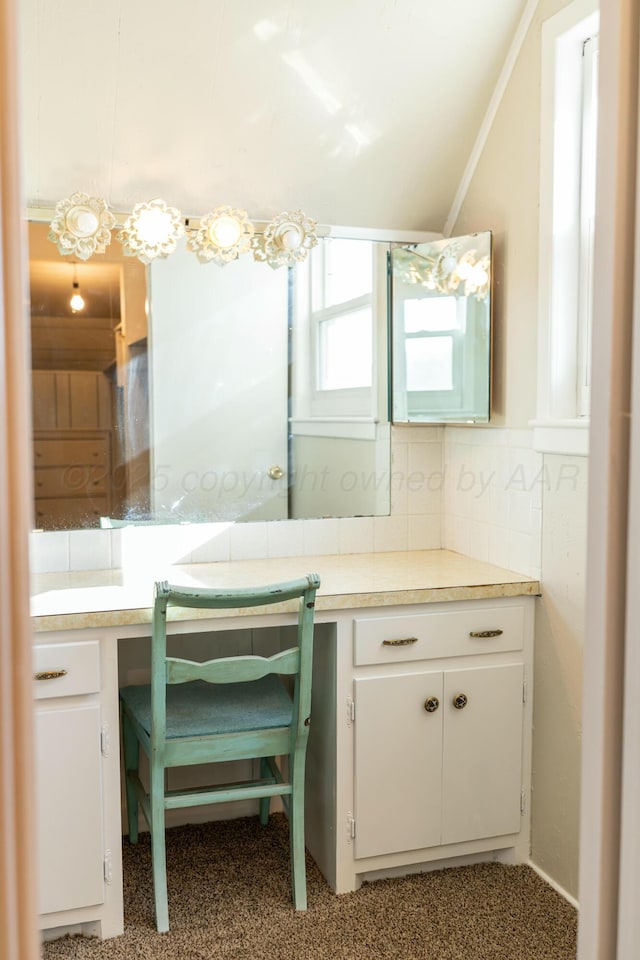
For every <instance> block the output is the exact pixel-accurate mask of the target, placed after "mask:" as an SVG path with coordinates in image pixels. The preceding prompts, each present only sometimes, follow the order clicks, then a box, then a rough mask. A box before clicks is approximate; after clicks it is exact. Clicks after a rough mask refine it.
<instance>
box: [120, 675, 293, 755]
mask: <svg viewBox="0 0 640 960" xmlns="http://www.w3.org/2000/svg"><path fill="white" fill-rule="evenodd" d="M166 690H167V739H168V740H171V739H175V738H177V737H200V736H207V735H208V734H216V733H243V732H245V731H247V730H267V729H270V728H272V727H288V726H289V725H290V723H291V715H292V703H291V698H290V697H289V694H288V693H287V691H286V690H285V688H284V685H283V683H282V681H281V680H280V678H279V677H277V676H275V675H273V674H269V675H268V676H266V677H262V678H261V679H260V680H252V681H251V682H249V683H206V682H205V681H204V680H193V681H191V682H189V683H177V684H169V685H168V686H167V688H166ZM120 697H121V699H122V701H123V703H124V704H126V706H127V707H128V709H129V711H130V712H131V714H133V716H134V717H135V718H136V720H137V721H138V723H140V724H141V726H142V727H144V729H145V730H146V731H147V733H148V734H149V735H151V687H150V685H149V684H143V685H137V686H131V687H121V689H120Z"/></svg>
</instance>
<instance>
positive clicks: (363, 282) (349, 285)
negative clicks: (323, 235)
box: [323, 239, 373, 307]
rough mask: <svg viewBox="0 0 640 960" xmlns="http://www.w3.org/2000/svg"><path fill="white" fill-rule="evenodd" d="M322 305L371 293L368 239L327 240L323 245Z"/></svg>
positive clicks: (328, 305) (371, 255)
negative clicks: (323, 283)
mask: <svg viewBox="0 0 640 960" xmlns="http://www.w3.org/2000/svg"><path fill="white" fill-rule="evenodd" d="M325 257H326V260H325V269H326V275H325V301H324V304H323V306H324V307H333V306H335V305H336V304H338V303H345V302H346V301H347V300H355V298H356V297H362V296H364V295H365V294H367V293H371V290H372V286H373V246H372V244H371V243H370V242H369V241H368V240H333V239H332V240H331V243H330V244H327V245H326V247H325Z"/></svg>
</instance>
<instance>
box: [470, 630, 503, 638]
mask: <svg viewBox="0 0 640 960" xmlns="http://www.w3.org/2000/svg"><path fill="white" fill-rule="evenodd" d="M502 632H503V631H502V630H472V631H471V633H470V634H469V636H470V637H481V638H483V639H484V638H486V637H500V636H502Z"/></svg>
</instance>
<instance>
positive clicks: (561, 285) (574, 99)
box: [533, 0, 599, 454]
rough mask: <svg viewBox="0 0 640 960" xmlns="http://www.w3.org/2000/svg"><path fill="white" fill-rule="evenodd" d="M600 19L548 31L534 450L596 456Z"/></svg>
mask: <svg viewBox="0 0 640 960" xmlns="http://www.w3.org/2000/svg"><path fill="white" fill-rule="evenodd" d="M598 24H599V14H598V11H597V4H596V2H594V0H574V2H573V3H570V4H568V5H567V6H566V7H565V8H563V9H562V10H561V11H560V12H559V13H558V14H556V15H555V16H554V17H552V18H551V19H549V20H547V21H546V22H545V23H544V24H543V28H542V97H541V148H540V149H541V155H540V256H539V264H540V283H539V291H540V301H539V302H540V312H539V331H540V339H539V351H538V413H537V418H536V420H534V421H533V426H534V428H535V429H534V444H535V446H536V448H537V449H538V450H541V451H543V452H550V453H568V454H586V453H587V451H588V430H587V428H588V413H589V368H590V351H591V333H590V331H591V321H592V317H591V312H592V301H591V287H592V263H593V222H594V208H595V160H596V128H597V64H598V40H597V34H598Z"/></svg>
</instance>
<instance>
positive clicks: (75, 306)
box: [69, 280, 84, 313]
mask: <svg viewBox="0 0 640 960" xmlns="http://www.w3.org/2000/svg"><path fill="white" fill-rule="evenodd" d="M69 306H70V307H71V309H72V310H73V312H74V313H77V312H78V311H79V310H84V297H83V296H82V295H81V293H80V287H79V286H78V281H77V280H74V281H73V295H72V297H71V300H70V301H69Z"/></svg>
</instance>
